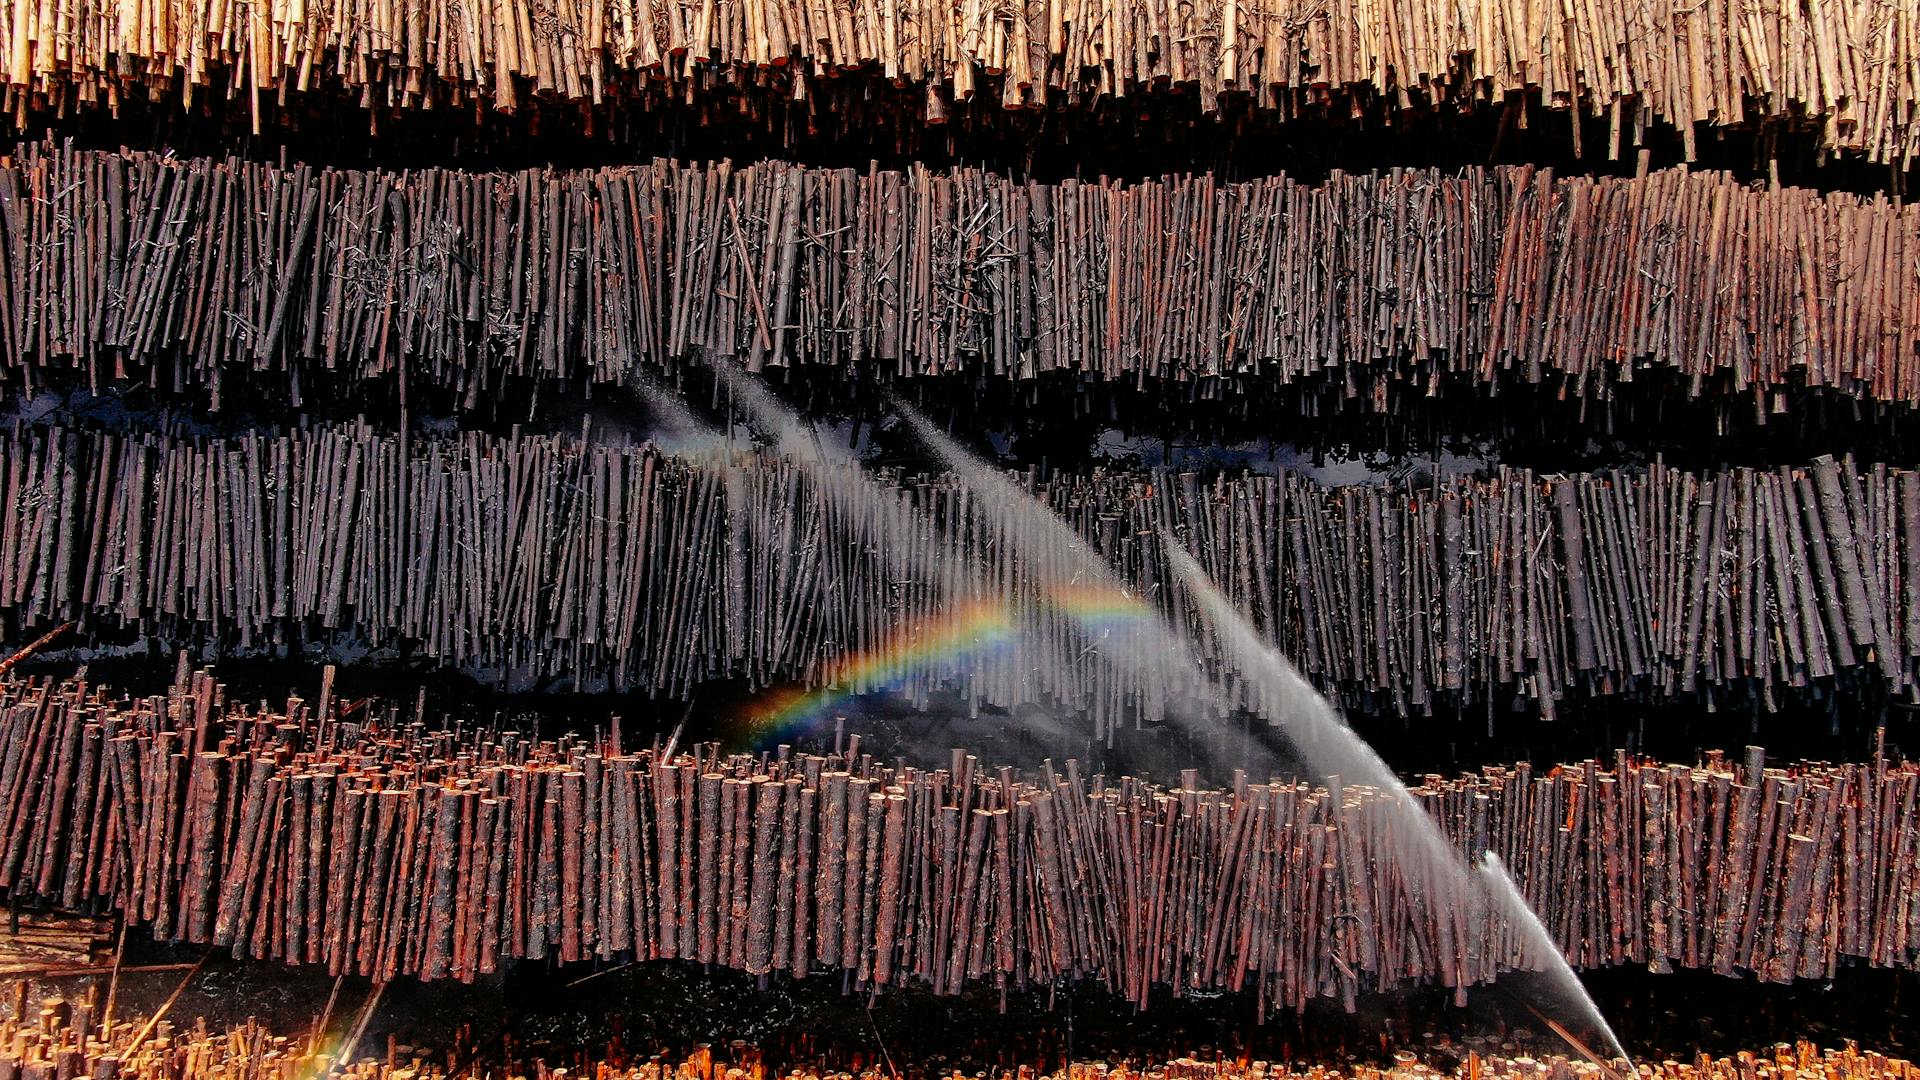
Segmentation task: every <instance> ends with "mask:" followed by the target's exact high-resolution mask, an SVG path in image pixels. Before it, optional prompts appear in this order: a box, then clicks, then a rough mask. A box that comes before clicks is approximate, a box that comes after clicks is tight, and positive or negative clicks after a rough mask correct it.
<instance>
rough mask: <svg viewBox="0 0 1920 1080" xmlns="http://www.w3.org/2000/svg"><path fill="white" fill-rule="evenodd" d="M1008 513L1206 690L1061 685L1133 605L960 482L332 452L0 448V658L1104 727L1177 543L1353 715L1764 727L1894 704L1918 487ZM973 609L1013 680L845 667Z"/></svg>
mask: <svg viewBox="0 0 1920 1080" xmlns="http://www.w3.org/2000/svg"><path fill="white" fill-rule="evenodd" d="M1028 486H1029V488H1030V490H1031V492H1032V494H1033V496H1034V497H1035V498H1036V499H1037V500H1039V502H1040V503H1042V504H1044V505H1045V506H1047V507H1048V508H1050V509H1052V510H1054V511H1056V512H1057V513H1058V514H1060V515H1061V517H1062V519H1063V520H1065V521H1066V522H1068V523H1069V525H1070V527H1071V529H1072V530H1073V531H1074V532H1076V533H1078V534H1079V535H1080V536H1081V537H1083V538H1084V539H1085V540H1086V541H1087V544H1088V545H1089V546H1090V547H1091V548H1092V549H1093V550H1094V551H1095V552H1097V558H1098V559H1102V560H1104V561H1105V562H1106V563H1107V564H1108V565H1109V566H1110V567H1111V568H1112V569H1113V570H1114V571H1115V572H1116V573H1117V575H1118V580H1119V581H1120V582H1122V583H1123V584H1124V585H1125V587H1126V588H1127V589H1128V590H1130V591H1131V595H1132V596H1135V597H1150V598H1153V603H1155V604H1157V605H1159V608H1158V612H1159V615H1160V616H1164V617H1166V618H1168V619H1170V620H1172V622H1173V624H1174V625H1175V626H1177V627H1181V628H1182V630H1183V632H1184V631H1186V630H1191V631H1193V633H1192V634H1191V635H1189V637H1190V639H1191V640H1192V641H1193V642H1194V643H1195V644H1194V646H1193V647H1194V648H1195V649H1196V650H1197V654H1198V657H1199V660H1200V662H1201V663H1200V666H1199V668H1195V669H1192V670H1187V671H1184V672H1182V671H1169V670H1167V669H1165V668H1159V667H1153V666H1151V665H1136V664H1129V663H1126V662H1124V658H1123V657H1118V655H1117V654H1114V655H1115V656H1116V661H1117V662H1115V663H1106V664H1101V663H1088V662H1086V661H1085V659H1084V657H1085V656H1086V650H1087V648H1088V646H1089V644H1090V639H1098V638H1099V637H1100V635H1102V634H1103V633H1105V632H1107V631H1108V630H1110V629H1112V627H1110V626H1107V625H1104V624H1102V623H1101V621H1100V620H1101V618H1102V617H1104V616H1106V615H1113V616H1116V617H1119V618H1121V619H1122V620H1123V621H1124V620H1125V619H1127V618H1128V617H1129V616H1130V615H1131V616H1136V617H1140V618H1145V619H1151V618H1153V617H1155V614H1154V612H1155V609H1152V608H1149V607H1147V606H1145V605H1144V604H1142V603H1140V602H1138V601H1133V600H1130V599H1128V598H1127V597H1123V596H1118V595H1115V596H1104V595H1102V596H1094V597H1092V598H1091V599H1092V607H1093V608H1094V614H1093V617H1092V618H1087V617H1083V613H1084V607H1083V605H1081V604H1080V603H1079V601H1082V600H1085V599H1086V598H1085V597H1082V596H1079V595H1077V594H1078V593H1079V592H1083V591H1084V590H1082V589H1078V588H1077V587H1076V588H1074V589H1072V590H1068V591H1070V592H1073V593H1075V594H1076V595H1063V590H1062V589H1061V587H1060V583H1061V582H1063V581H1066V580H1067V579H1068V578H1070V577H1078V576H1084V572H1085V571H1086V570H1088V569H1089V568H1090V566H1091V565H1092V564H1091V563H1090V562H1089V561H1088V560H1087V558H1086V557H1085V556H1084V555H1076V554H1074V553H1072V552H1069V551H1066V550H1065V549H1064V548H1062V549H1060V550H1057V551H1055V550H1048V551H1044V552H1042V551H1032V552H1020V551H1016V550H1014V549H1012V548H1010V547H1008V546H1007V545H1006V544H1005V543H1003V542H1002V541H1001V538H1000V534H999V532H998V530H997V526H996V525H995V524H994V522H993V520H992V518H991V517H990V516H988V515H987V514H986V513H985V512H984V511H983V509H982V506H981V505H980V504H979V503H978V501H977V500H973V499H970V498H969V497H968V491H967V489H966V488H965V485H964V484H963V483H962V482H961V481H960V480H959V479H958V478H956V477H955V476H952V475H948V474H935V475H926V476H905V475H898V474H893V473H888V474H886V475H884V476H883V477H882V478H881V482H880V483H877V484H876V483H874V482H872V481H871V480H870V479H869V478H868V477H867V475H866V474H864V473H860V472H858V471H857V470H855V469H853V468H852V467H846V468H845V469H842V470H825V471H823V470H821V469H818V468H814V467H807V466H803V465H801V464H799V463H796V462H793V461H789V460H786V459H782V458H779V457H774V456H766V455H754V454H746V453H738V454H734V455H731V456H728V455H715V456H708V457H685V456H673V455H668V454H665V453H663V452H661V451H660V450H659V449H658V448H656V447H653V446H651V445H642V446H610V445H598V444H591V443H581V442H579V441H576V440H572V439H566V438H551V437H530V436H525V435H521V436H516V437H511V438H494V437H488V436H482V435H473V434H469V435H465V436H460V437H456V438H430V439H419V440H413V441H407V440H401V439H398V438H394V437H389V436H383V435H378V434H375V433H373V432H371V431H369V430H367V429H365V428H363V427H358V426H345V427H332V428H320V429H315V430H312V431H308V432H303V433H300V434H294V435H280V436H266V435H260V434H250V435H247V436H244V437H241V438H237V439H233V440H226V441H199V440H192V439H182V438H164V437H159V436H152V435H144V436H122V435H114V434H100V433H82V432H77V431H67V430H60V429H44V430H43V429H28V430H23V431H20V432H18V433H16V434H15V435H13V436H11V437H9V438H5V439H0V613H4V614H5V615H6V617H7V618H8V619H9V620H11V624H12V626H14V627H15V628H16V629H15V631H14V632H15V636H17V637H20V638H25V637H28V636H31V634H33V633H37V632H38V628H39V627H41V626H45V625H50V624H53V623H56V622H61V621H66V620H73V621H74V622H75V623H76V626H77V629H78V634H77V636H76V638H69V639H66V640H68V641H75V640H81V641H84V640H85V636H86V635H92V636H93V637H94V639H95V640H112V639H113V638H114V637H115V635H121V636H124V635H126V634H128V633H130V632H137V633H138V634H139V635H141V636H147V637H155V638H159V639H161V640H166V641H172V642H176V643H182V644H185V643H200V644H204V645H206V646H208V647H209V648H210V649H212V650H215V651H220V650H232V651H235V652H238V653H262V652H278V651H285V650H290V649H293V648H295V647H297V646H301V645H303V644H319V645H334V644H352V645H355V646H366V645H371V646H373V647H375V648H381V649H386V648H406V649H409V650H411V651H412V652H413V654H415V655H419V656H424V657H428V658H431V659H433V660H435V661H437V662H439V663H441V664H444V665H449V666H454V667H458V668H462V669H466V670H474V671H487V672H492V673H495V674H502V673H504V674H505V675H506V676H507V677H508V678H510V679H512V680H523V679H537V678H549V677H560V678H568V679H572V680H575V681H577V682H579V683H580V684H582V685H586V686H610V687H614V688H618V689H634V690H647V691H652V692H655V693H660V694H664V695H670V696H674V697H680V698H684V697H685V696H686V695H687V694H688V692H689V691H690V690H691V689H692V688H693V687H695V686H697V685H699V684H700V683H702V682H704V681H707V680H711V679H720V678H727V679H741V680H744V681H745V682H746V683H747V685H749V686H750V687H771V686H781V685H785V684H788V683H791V682H800V683H802V684H805V685H807V686H821V685H828V684H834V685H839V686H842V687H843V688H845V689H847V690H849V691H852V692H867V691H870V690H880V689H889V688H890V689H894V690H897V691H899V692H901V693H902V694H904V695H905V696H906V697H908V698H909V699H911V700H915V701H922V700H925V698H926V697H927V695H928V694H929V693H932V692H933V691H935V690H938V689H942V688H960V689H961V690H962V691H963V692H964V693H965V694H966V695H968V696H970V697H971V698H972V699H973V700H975V701H978V702H987V703H993V704H998V705H1006V706H1011V705H1017V704H1021V703H1023V702H1033V701H1047V702H1052V703H1054V704H1055V705H1057V706H1062V707H1067V708H1072V709H1075V710H1079V711H1082V712H1084V713H1085V714H1087V715H1088V716H1089V717H1090V718H1091V720H1092V722H1093V723H1094V724H1095V726H1096V728H1097V732H1096V733H1097V734H1098V735H1100V736H1102V737H1104V736H1105V735H1106V734H1107V733H1108V732H1109V731H1111V730H1112V729H1113V728H1115V727H1116V726H1131V720H1132V718H1133V717H1135V716H1143V718H1144V719H1147V720H1151V719H1153V717H1154V716H1155V715H1156V714H1157V710H1158V709H1160V708H1161V705H1160V704H1159V703H1161V702H1164V701H1165V700H1166V697H1167V695H1168V693H1170V692H1175V691H1181V690H1183V689H1184V690H1192V689H1193V688H1194V687H1193V686H1192V685H1191V681H1192V680H1193V679H1196V678H1198V677H1199V676H1200V672H1201V669H1205V670H1206V671H1208V672H1211V673H1215V674H1217V673H1218V672H1219V669H1220V668H1221V667H1222V664H1223V658H1222V657H1221V656H1218V655H1216V654H1215V652H1214V651H1213V650H1214V648H1215V646H1214V644H1213V639H1212V638H1211V637H1209V636H1208V635H1207V633H1206V632H1205V630H1204V628H1203V627H1202V626H1201V625H1200V622H1199V620H1198V618H1197V616H1196V615H1195V614H1194V613H1193V612H1192V611H1190V610H1189V607H1188V602H1187V600H1186V598H1185V597H1184V595H1183V594H1182V593H1181V592H1180V590H1178V589H1177V588H1169V587H1168V585H1167V584H1166V583H1169V582H1172V581H1173V580H1174V575H1173V574H1172V573H1171V571H1170V569H1169V567H1168V566H1167V565H1166V560H1165V553H1164V551H1163V550H1162V549H1161V547H1160V545H1159V542H1158V539H1157V537H1158V535H1159V533H1160V531H1161V530H1167V531H1169V532H1170V533H1172V534H1173V535H1175V536H1176V537H1178V538H1179V539H1180V540H1181V542H1183V543H1184V544H1185V545H1186V546H1187V548H1188V549H1189V550H1190V551H1191V552H1192V553H1193V555H1194V557H1195V558H1196V559H1197V560H1198V561H1199V562H1200V564H1201V566H1202V568H1203V569H1204V570H1205V571H1206V572H1207V574H1208V575H1209V576H1210V577H1211V578H1212V579H1213V580H1214V581H1215V582H1217V583H1219V586H1220V588H1221V589H1222V590H1223V591H1224V592H1225V594H1226V595H1227V597H1228V599H1229V600H1230V601H1231V602H1232V603H1233V604H1234V605H1235V606H1236V607H1237V608H1238V609H1239V610H1241V611H1243V612H1246V613H1247V615H1248V617H1249V618H1250V619H1251V620H1252V621H1253V623H1254V624H1255V626H1256V627H1257V629H1258V630H1259V631H1260V632H1261V633H1262V634H1263V635H1265V636H1266V637H1267V638H1268V639H1269V640H1271V641H1272V642H1273V643H1275V644H1276V645H1278V646H1279V647H1280V649H1281V650H1282V651H1283V652H1284V653H1285V654H1286V655H1287V656H1289V657H1291V658H1292V659H1293V660H1294V661H1295V662H1296V663H1297V664H1298V665H1299V667H1300V668H1301V669H1302V670H1303V671H1305V672H1306V674H1307V676H1308V677H1309V678H1310V679H1311V680H1312V681H1313V682H1314V683H1315V684H1316V685H1318V686H1320V687H1321V688H1322V689H1323V690H1325V691H1326V692H1328V693H1329V694H1331V695H1332V696H1334V697H1335V698H1336V699H1338V700H1339V701H1340V702H1342V703H1343V704H1345V705H1347V706H1349V707H1354V708H1365V709H1369V710H1389V711H1394V712H1399V713H1405V714H1425V713H1429V712H1433V711H1436V708H1437V707H1439V708H1438V711H1441V712H1445V711H1446V709H1445V707H1450V706H1457V705H1465V704H1489V703H1490V704H1492V705H1494V706H1496V707H1499V708H1503V709H1504V708H1506V707H1507V706H1509V705H1511V704H1513V703H1514V702H1515V701H1523V702H1529V703H1531V707H1532V708H1534V709H1537V710H1540V711H1541V712H1550V711H1551V710H1552V709H1553V708H1554V707H1555V703H1556V702H1559V701H1562V700H1569V699H1572V700H1580V699H1587V698H1592V697H1600V696H1615V697H1622V698H1631V699H1638V700H1651V701H1667V700H1672V699H1674V698H1675V697H1697V698H1704V699H1706V700H1709V701H1724V700H1728V699H1729V698H1739V699H1743V700H1744V699H1748V698H1755V699H1758V701H1759V703H1760V705H1761V706H1762V707H1770V706H1772V705H1774V704H1775V703H1776V701H1777V699H1778V698H1779V697H1780V696H1781V695H1785V694H1788V693H1792V694H1797V695H1801V696H1805V697H1819V696H1823V695H1825V694H1828V693H1830V692H1832V691H1834V690H1835V689H1836V688H1838V689H1840V690H1848V689H1865V688H1873V689H1875V690H1876V691H1885V692H1890V693H1896V694H1900V693H1907V692H1909V691H1911V690H1912V688H1913V686H1914V681H1915V677H1916V675H1917V674H1920V531H1917V530H1920V479H1916V475H1915V474H1914V473H1913V472H1910V471H1907V470H1903V469H1893V468H1888V467H1886V466H1882V465H1872V466H1864V465H1860V464H1858V463H1855V462H1852V461H1842V460H1834V459H1831V458H1821V459H1818V460H1816V461H1814V462H1812V463H1811V464H1810V465H1808V466H1806V467H1802V468H1781V469H1776V470H1751V469H1731V470H1725V471H1721V472H1713V473H1691V472H1684V471H1681V470H1676V469H1672V468H1669V467H1665V466H1661V465H1654V466H1653V467H1651V468H1649V469H1647V470H1645V471H1628V470H1606V471H1601V472H1594V473H1583V474H1573V475H1547V476H1541V475H1536V474H1534V473H1532V472H1529V471H1527V470H1519V469H1499V470H1496V471H1494V472H1493V474H1492V475H1491V476H1489V477H1487V478H1485V479H1471V478H1464V477H1454V478H1447V479H1443V480H1440V481H1437V482H1435V483H1431V484H1422V485H1420V486H1418V487H1403V486H1400V485H1397V484H1393V483H1387V482H1383V483H1382V484H1380V485H1377V486H1356V487H1328V486H1325V485H1322V484H1319V483H1316V482H1314V481H1313V480H1311V479H1308V478H1306V477H1303V476H1300V475H1297V474H1283V475H1279V476H1265V475H1240V476H1232V475H1218V476H1214V477H1211V478H1208V477H1202V476H1198V475H1194V474H1172V473H1127V472H1114V473H1102V474H1097V475H1080V474H1071V473H1057V474H1054V475H1052V476H1051V477H1049V478H1048V479H1046V480H1045V481H1044V482H1041V481H1038V480H1033V481H1032V482H1031V483H1029V485H1028ZM1047 567H1052V568H1053V569H1052V570H1051V571H1047V570H1046V568H1047ZM1036 568H1039V569H1036ZM976 616H983V617H987V618H990V619H997V620H1002V621H1004V620H1010V619H1022V620H1024V621H1023V622H1022V623H1021V625H1020V626H1019V627H1018V629H1019V631H1020V632H1021V635H1022V636H1021V639H1020V640H1021V650H1022V655H1021V656H1020V657H1018V658H1016V660H1017V662H1012V663H1007V664H999V663H997V657H996V655H994V654H993V653H992V651H991V650H983V649H979V648H972V647H967V646H968V642H967V641H966V640H956V641H955V643H954V647H953V648H951V649H933V650H931V651H928V652H926V654H925V655H923V656H922V657H921V660H920V661H918V662H915V663H911V664H903V665H901V664H897V665H888V664H884V663H883V664H879V665H877V666H876V665H874V664H864V665H863V664H862V663H861V660H862V658H873V657H880V658H885V657H886V656H888V655H890V654H891V653H892V652H895V651H899V650H902V649H906V648H908V647H911V646H912V645H913V644H914V643H915V642H917V641H920V640H922V639H923V638H928V637H931V636H935V635H936V634H937V633H939V632H942V631H943V630H945V629H955V630H956V636H957V638H964V637H966V631H967V620H968V619H969V618H972V617H976ZM1097 651H1098V650H1096V652H1097ZM1109 652H1111V650H1109ZM1075 657H1081V658H1082V659H1080V660H1075V659H1074V658H1075ZM1240 692H1242V693H1250V692H1252V691H1251V690H1245V689H1243V690H1242V691H1240ZM1218 705H1219V707H1220V709H1221V710H1222V711H1231V709H1232V708H1233V707H1234V706H1236V705H1245V706H1249V707H1251V708H1253V709H1254V710H1255V711H1264V712H1267V713H1268V714H1269V715H1273V714H1274V710H1275V709H1276V708H1278V707H1279V706H1278V703H1275V702H1267V701H1261V700H1238V699H1236V700H1222V701H1219V702H1218Z"/></svg>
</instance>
